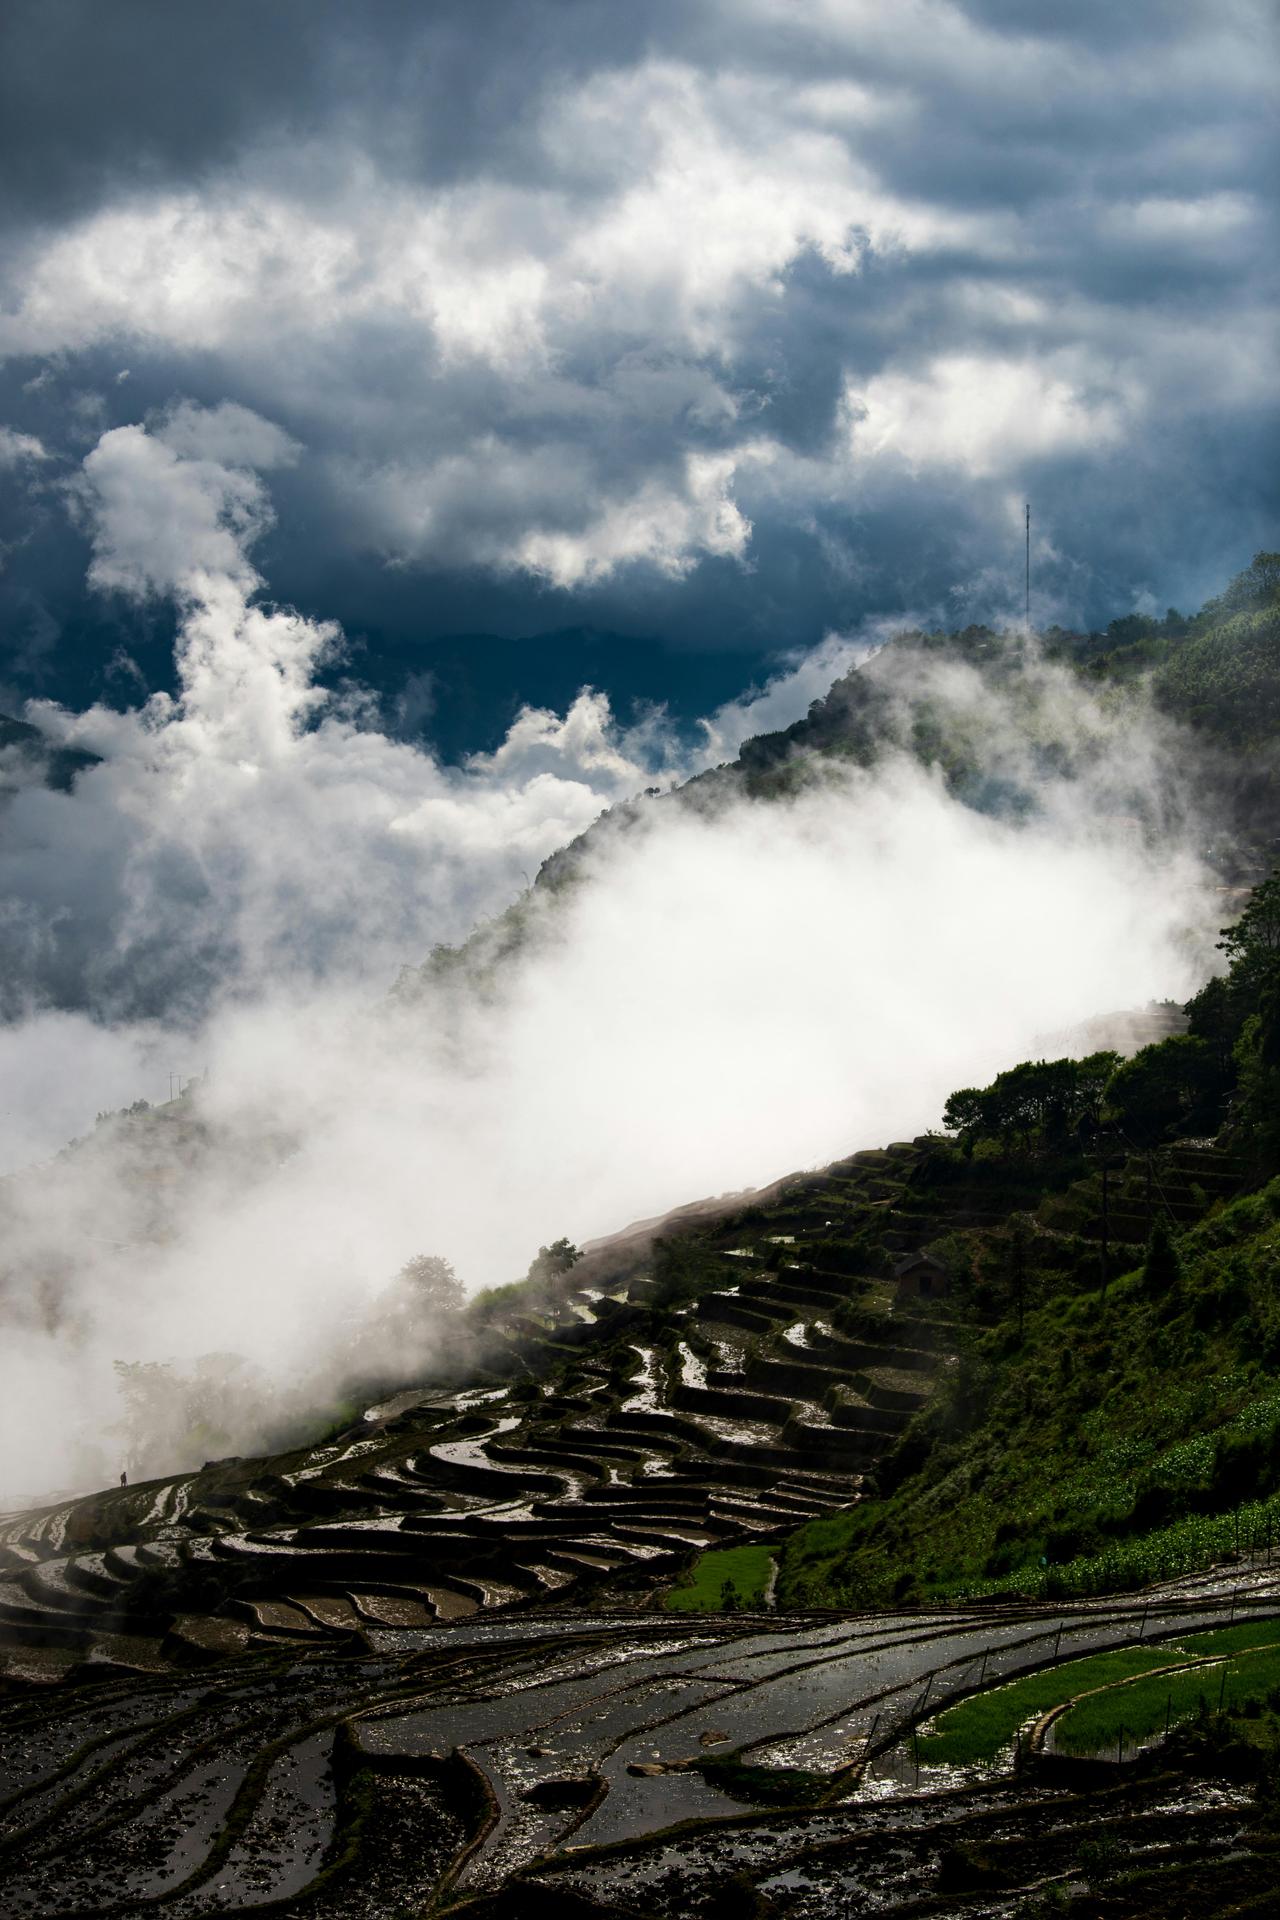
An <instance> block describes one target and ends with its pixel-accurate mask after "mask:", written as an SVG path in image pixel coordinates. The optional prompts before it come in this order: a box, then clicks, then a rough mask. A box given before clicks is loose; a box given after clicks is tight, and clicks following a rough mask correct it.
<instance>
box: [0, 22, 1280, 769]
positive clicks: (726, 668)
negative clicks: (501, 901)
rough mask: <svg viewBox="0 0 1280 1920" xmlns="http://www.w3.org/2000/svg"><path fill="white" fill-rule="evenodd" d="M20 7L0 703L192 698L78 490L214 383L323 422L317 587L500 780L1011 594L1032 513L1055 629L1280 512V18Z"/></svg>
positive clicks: (288, 431) (9, 44)
mask: <svg viewBox="0 0 1280 1920" xmlns="http://www.w3.org/2000/svg"><path fill="white" fill-rule="evenodd" d="M0 35H2V36H3V47H2V48H0V53H2V56H3V57H0V542H2V543H3V544H2V545H0V634H2V636H3V658H0V711H8V712H20V711H21V706H22V703H23V702H24V701H25V700H27V699H29V698H32V697H38V698H45V699H53V700H58V701H62V702H65V703H68V704H69V705H71V706H72V707H74V708H85V707H87V706H89V705H90V704H91V703H93V702H95V701H96V702H103V703H105V704H107V705H110V706H114V707H116V708H126V707H129V706H133V705H137V704H139V703H140V702H141V701H142V700H143V699H145V697H146V696H147V695H148V694H149V693H153V692H155V691H157V690H168V691H170V692H172V691H173V690H174V689H175V688H176V686H177V674H176V669H175V664H174V660H173V642H174V637H175V631H176V626H177V620H178V614H177V610H176V609H175V607H174V605H173V603H172V601H171V599H170V598H168V597H167V596H166V595H164V594H163V593H154V592H151V593H145V594H138V593H131V592H129V591H128V590H127V589H126V588H125V587H124V586H122V585H121V583H119V582H114V583H110V582H107V581H105V580H104V579H103V578H102V577H101V576H99V578H98V579H97V580H96V581H95V580H93V579H91V578H90V563H91V557H92V541H93V527H92V524H91V522H90V521H89V520H88V519H87V518H86V516H85V514H84V512H83V510H78V502H80V500H81V496H80V494H79V493H78V491H77V483H78V476H79V474H80V471H81V468H82V466H83V463H84V462H85V460H86V459H87V458H88V457H90V456H91V455H92V453H93V450H94V448H95V447H96V446H97V445H98V443H99V442H100V441H101V439H102V437H103V435H104V434H109V433H111V432H112V431H114V430H118V429H120V428H126V427H144V428H145V427H146V426H147V425H148V424H149V423H154V422H155V421H156V420H157V419H159V418H161V417H164V416H166V415H167V414H169V413H171V412H172V411H173V409H174V408H175V407H176V406H180V405H181V404H183V403H187V404H190V405H194V406H197V407H203V408H205V409H212V408H217V407H220V406H223V407H224V406H227V405H234V406H237V407H241V408H244V409H247V410H249V411H251V412H252V413H253V414H254V415H255V416H257V417H258V418H259V419H261V420H263V421H265V422H267V423H268V424H269V426H270V427H272V428H274V429H275V430H277V431H278V433H279V434H280V435H281V436H286V437H287V443H288V445H289V448H290V453H289V455H288V458H287V459H280V460H278V461H277V462H276V466H275V471H274V473H273V478H272V483H271V499H272V513H271V515H270V516H267V517H266V519H265V521H264V524H263V526H262V528H261V530H260V539H259V543H258V546H257V549H256V565H257V567H258V569H259V572H260V574H261V577H262V579H263V581H264V590H265V591H266V592H268V593H269V594H270V595H271V596H273V597H274V598H275V599H277V600H278V601H280V602H282V603H285V604H288V605H291V606H294V607H296V608H297V609H299V610H300V611H301V612H302V613H303V614H305V615H307V616H308V617H310V618H312V619H318V620H328V621H337V622H338V623H340V625H341V627H342V630H343V636H344V643H343V647H342V648H341V649H340V650H334V651H333V653H332V655H331V657H330V658H329V660H328V661H327V662H326V663H324V664H322V665H321V666H320V667H319V668H318V672H319V674H320V677H321V679H322V681H324V682H325V683H326V684H339V683H342V682H347V683H355V684H358V685H359V686H361V687H364V688H366V689H368V690H369V691H370V692H371V694H372V695H373V698H374V702H375V708H374V709H370V720H369V724H377V725H378V726H379V727H380V728H381V729H382V730H383V731H384V732H387V733H389V734H392V735H394V736H396V737H399V738H404V739H409V740H414V741H420V742H422V741H425V742H427V743H429V744H430V745H431V747H432V748H433V749H434V750H435V751H436V753H437V754H438V755H439V756H441V757H442V758H443V759H444V760H446V761H448V762H450V763H455V764H456V763H459V762H460V761H462V760H463V759H464V758H465V756H466V755H467V754H470V753H475V752H493V751H494V750H495V749H497V748H498V747H499V745H500V743H501V741H502V739H503V738H504V736H505V734H506V731H507V729H508V727H509V726H510V725H511V723H512V722H513V720H514V719H515V718H516V716H517V714H518V713H519V711H520V708H521V706H522V705H523V704H525V703H531V704H533V705H535V706H539V707H546V708H549V709H552V710H554V711H556V712H557V713H560V714H563V713H564V712H565V711H566V710H567V709H568V707H569V706H570V705H571V703H572V701H573V699H574V697H575V695H576V694H577V692H578V691H579V689H580V687H581V686H583V685H584V684H589V685H591V686H593V687H595V688H596V689H598V690H601V691H603V692H605V693H607V694H608V696H609V698H610V700H611V702H612V706H613V710H614V712H615V713H616V714H618V715H619V716H620V717H621V718H622V719H623V720H625V721H626V722H628V723H630V722H633V721H634V720H636V719H637V718H638V717H640V716H641V715H642V714H643V712H644V711H645V710H646V708H647V707H649V706H652V705H654V704H663V705H665V706H666V708H667V709H668V711H669V713H670V714H671V716H672V718H673V720H674V721H675V722H676V723H677V724H679V725H682V726H684V727H685V728H686V729H688V728H690V727H692V726H693V725H694V723H695V722H696V720H697V719H698V718H699V717H701V716H705V715H707V714H709V713H711V712H712V711H713V710H714V709H715V708H716V707H718V706H719V705H721V704H723V703H724V702H726V701H729V700H731V699H733V698H734V697H736V696H737V695H738V694H740V693H741V692H742V690H743V689H744V688H746V687H748V686H750V685H751V684H753V683H756V684H759V683H761V682H763V681H765V680H767V679H768V677H769V676H770V674H771V673H775V672H776V671H777V670H778V667H779V663H780V662H785V661H787V660H789V659H790V658H792V657H793V656H795V655H797V654H801V653H804V652H806V651H808V650H810V649H812V648H813V647H815V646H819V645H821V644H822V643H823V641H824V640H825V639H826V638H827V637H828V636H829V635H831V634H846V633H856V632H857V631H858V630H859V629H860V628H861V627H862V626H863V624H864V623H865V622H867V621H868V620H873V621H874V620H884V619H890V620H892V619H901V618H918V619H926V620H930V621H934V620H936V621H939V622H941V623H943V624H947V625H952V624H964V623H965V622H967V621H968V620H970V619H977V618H982V619H994V620H999V619H1001V618H1005V617H1008V616H1009V615H1010V614H1011V613H1013V612H1015V611H1016V610H1017V607H1018V603H1019V593H1020V584H1021V558H1022V555H1021V531H1022V527H1021V514H1022V505H1023V501H1024V499H1026V498H1029V499H1031V501H1032V503H1033V511H1034V529H1033V531H1034V551H1033V569H1034V579H1035V612H1036V614H1037V616H1038V617H1039V618H1040V619H1041V620H1044V621H1047V620H1051V619H1057V620H1060V621H1062V622H1064V623H1065V624H1072V625H1084V626H1089V625H1097V624H1105V623H1106V621H1108V620H1109V619H1111V618H1114V617H1116V616H1117V615H1120V614H1124V613H1127V612H1130V611H1132V610H1134V609H1135V608H1138V609H1145V610H1152V609H1154V610H1156V611H1160V612H1163V610H1164V608H1165V607H1166V606H1167V605H1169V604H1170V603H1173V604H1177V605H1180V606H1182V607H1184V608H1186V607H1190V606H1193V605H1196V604H1198V603H1199V602H1200V601H1201V600H1202V599H1203V598H1204V597H1206V596H1207V595H1208V594H1209V593H1210V592H1212V591H1214V590H1215V589H1216V588H1217V587H1218V586H1219V585H1220V584H1221V583H1222V581H1223V580H1224V579H1225V578H1226V577H1227V576H1228V575H1229V574H1231V573H1232V572H1233V571H1235V570H1237V569H1238V568H1239V567H1240V566H1242V565H1243V564H1245V563H1246V562H1247V560H1248V558H1249V557H1250V555H1251V554H1252V552H1253V551H1254V550H1255V549H1257V548H1258V547H1260V546H1263V545H1267V544H1273V543H1274V531H1273V530H1274V522H1275V511H1276V480H1275V461H1274V457H1273V451H1274V437H1275V426H1276V417H1275V416H1276V382H1275V360H1274V339H1273V329H1272V318H1271V316H1272V312H1273V310H1274V297H1275V266H1274V262H1275V260H1276V257H1277V249H1276V246H1275V234H1274V229H1273V227H1272V226H1271V224H1270V218H1269V214H1268V204H1269V189H1270V185H1271V183H1272V180H1273V177H1274V171H1275V161H1276V152H1275V138H1274V112H1273V106H1274V103H1273V100H1272V97H1271V96H1272V89H1273V82H1272V75H1273V74H1274V71H1275V57H1276V52H1277V48H1276V38H1277V35H1276V30H1275V15H1274V11H1273V9H1272V7H1271V6H1270V5H1269V4H1268V0H1215V4H1213V5H1207V4H1204V0H1198V3H1191V0H1137V3H1136V4H1133V5H1129V6H1126V7H1123V8H1120V7H1114V6H1111V5H1102V4H1093V3H1089V4H1078V5H1075V6H1072V7H1070V8H1045V7H1044V6H1043V5H1041V4H1040V3H1039V0H968V4H956V3H955V0H900V3H897V4H894V5H893V6H888V5H886V4H884V0H678V4H666V0H637V4H635V5H631V6H627V7H625V8H624V7H618V6H614V5H606V4H597V3H596V0H519V3H518V4H509V3H508V0H486V4H485V5H484V6H481V7H477V6H475V5H474V4H466V3H464V4H455V0H435V4H433V5H432V6H430V7H423V6H421V5H417V4H396V3H392V0H368V3H367V4H365V5H362V6H361V7H359V8H352V7H350V6H348V5H345V4H336V3H335V0H272V4H271V5H270V6H266V7H264V6H262V5H260V4H258V3H257V0H222V4H220V5H219V6H217V7H209V6H196V5H188V6H180V7H160V6H157V5H156V4H154V3H153V0H142V3H140V0H114V4H113V5H112V6H110V7H103V6H100V5H97V4H95V3H94V0H12V4H10V5H8V6H7V7H6V8H5V9H4V20H3V25H2V26H0ZM280 445H281V446H284V445H285V440H284V439H282V440H281V442H280ZM242 451H243V450H242ZM375 709H376V710H375Z"/></svg>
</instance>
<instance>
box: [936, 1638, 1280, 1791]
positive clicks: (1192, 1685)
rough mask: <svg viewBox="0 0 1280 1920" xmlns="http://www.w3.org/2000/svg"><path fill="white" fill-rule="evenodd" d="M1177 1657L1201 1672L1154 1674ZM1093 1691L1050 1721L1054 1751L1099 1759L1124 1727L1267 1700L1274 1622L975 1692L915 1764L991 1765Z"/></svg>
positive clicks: (939, 1724) (1147, 1728) (1277, 1647)
mask: <svg viewBox="0 0 1280 1920" xmlns="http://www.w3.org/2000/svg"><path fill="white" fill-rule="evenodd" d="M1223 1654H1226V1655H1228V1656H1232V1657H1231V1659H1230V1664H1229V1668H1228V1674H1227V1681H1226V1687H1225V1692H1223V1689H1222V1666H1221V1664H1220V1661H1219V1658H1218V1656H1221V1655H1223ZM1182 1658H1187V1659H1194V1660H1198V1661H1203V1662H1204V1665H1203V1666H1202V1667H1199V1668H1197V1669H1196V1670H1194V1671H1191V1672H1187V1673H1182V1674H1159V1673H1156V1672H1154V1671H1153V1669H1156V1668H1159V1667H1167V1666H1171V1665H1174V1664H1176V1663H1177V1662H1178V1661H1179V1660H1180V1659H1182ZM1100 1687H1105V1688H1107V1689H1109V1691H1107V1692H1105V1693H1096V1694H1093V1697H1092V1698H1090V1699H1086V1700H1081V1701H1080V1703H1079V1705H1078V1706H1075V1707H1072V1708H1071V1709H1070V1710H1069V1711H1068V1712H1067V1713H1065V1714H1064V1715H1063V1716H1062V1719H1061V1720H1060V1721H1059V1722H1058V1723H1057V1727H1056V1730H1055V1745H1056V1746H1057V1747H1058V1748H1059V1749H1060V1750H1061V1751H1063V1752H1065V1753H1098V1752H1102V1751H1104V1750H1105V1749H1106V1748H1107V1747H1109V1746H1112V1745H1114V1744H1115V1743H1116V1741H1117V1740H1118V1739H1119V1736H1120V1729H1121V1727H1123V1728H1124V1731H1125V1733H1126V1734H1127V1735H1128V1736H1129V1737H1130V1738H1131V1739H1134V1740H1142V1739H1145V1738H1146V1737H1147V1736H1148V1735H1149V1734H1152V1733H1154V1732H1156V1731H1157V1730H1158V1729H1162V1728H1163V1726H1164V1723H1165V1717H1166V1714H1167V1715H1168V1718H1169V1723H1170V1725H1174V1724H1176V1723H1177V1722H1178V1721H1181V1720H1187V1719H1190V1718H1193V1717H1194V1716H1195V1715H1196V1714H1197V1713H1198V1712H1199V1711H1200V1703H1201V1700H1202V1698H1203V1699H1204V1700H1205V1701H1206V1703H1207V1705H1208V1706H1210V1707H1215V1708H1216V1706H1217V1704H1218V1700H1219V1697H1220V1694H1221V1695H1222V1698H1223V1701H1224V1705H1225V1707H1226V1708H1227V1709H1228V1710H1231V1709H1235V1710H1237V1711H1238V1710H1239V1709H1240V1708H1242V1707H1243V1706H1244V1705H1245V1704H1246V1703H1247V1702H1248V1701H1250V1700H1256V1701H1262V1700H1265V1699H1266V1698H1267V1696H1268V1695H1269V1694H1270V1693H1271V1692H1273V1691H1275V1690H1276V1689H1277V1688H1280V1621H1276V1620H1244V1621H1241V1622H1240V1623H1239V1625H1236V1626H1229V1627H1217V1628H1212V1629H1210V1630H1209V1631H1208V1632H1205V1633H1195V1634H1188V1635H1186V1636H1184V1637H1182V1638H1180V1639H1177V1640H1168V1641H1163V1642H1160V1643H1159V1644H1149V1645H1147V1646H1145V1647H1119V1648H1116V1649H1115V1650H1114V1651H1111V1652H1107V1653H1098V1654H1088V1655H1086V1656H1085V1657H1084V1658H1083V1659H1080V1660H1068V1661H1065V1662H1064V1663H1063V1664H1062V1665H1061V1666H1057V1667H1053V1668H1047V1669H1045V1670H1044V1671H1043V1672H1040V1673H1031V1674H1027V1675H1025V1676H1024V1677H1023V1678H1022V1679H1020V1680H1014V1681H1012V1682H1010V1683H1009V1684H1008V1685H1007V1686H1003V1687H994V1688H991V1689H989V1690H988V1691H987V1692H986V1693H979V1694H974V1695H972V1696H971V1698H969V1699H968V1700H962V1701H960V1702H959V1703H958V1704H957V1705H956V1706H954V1707H949V1708H948V1709H947V1711H946V1712H945V1713H942V1714H939V1716H938V1718H937V1720H936V1722H935V1724H934V1727H933V1729H932V1730H931V1731H930V1732H929V1733H927V1734H922V1735H921V1736H920V1758H921V1760H923V1761H924V1762H925V1764H926V1765H928V1766H972V1765H975V1764H978V1763H979V1762H982V1761H990V1760H994V1759H995V1758H996V1757H997V1756H998V1755H999V1754H1000V1753H1002V1752H1003V1751H1004V1750H1005V1749H1006V1748H1007V1747H1008V1746H1010V1744H1011V1743H1012V1741H1013V1739H1014V1736H1015V1734H1016V1733H1017V1731H1018V1729H1019V1727H1022V1726H1025V1725H1026V1723H1027V1721H1028V1720H1032V1719H1035V1718H1036V1717H1038V1715H1040V1714H1042V1713H1047V1712H1048V1711H1049V1709H1050V1708H1051V1707H1054V1706H1057V1705H1058V1703H1059V1702H1060V1701H1063V1700H1070V1699H1071V1698H1073V1697H1074V1696H1076V1695H1078V1694H1088V1693H1091V1692H1092V1690H1093V1689H1095V1688H1100Z"/></svg>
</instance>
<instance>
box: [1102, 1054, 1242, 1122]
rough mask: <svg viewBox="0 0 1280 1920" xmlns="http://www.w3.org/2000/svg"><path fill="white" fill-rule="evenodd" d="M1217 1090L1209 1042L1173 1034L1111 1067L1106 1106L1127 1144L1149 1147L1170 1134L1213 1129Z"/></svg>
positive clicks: (1218, 1084)
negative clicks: (1167, 1038)
mask: <svg viewBox="0 0 1280 1920" xmlns="http://www.w3.org/2000/svg"><path fill="white" fill-rule="evenodd" d="M1222 1093H1223V1087H1222V1081H1221V1072H1220V1068H1219V1065H1218V1061H1217V1059H1216V1057H1215V1054H1214V1050H1213V1048H1212V1047H1211V1046H1210V1044H1209V1042H1208V1041H1207V1040H1201V1039H1198V1038H1197V1036H1196V1035H1195V1034H1191V1033H1178V1034H1175V1035H1174V1036H1173V1038H1172V1039H1169V1040H1160V1041H1157V1042H1156V1044H1155V1045H1154V1046H1150V1047H1142V1048H1141V1049H1140V1050H1139V1051H1138V1052H1137V1053H1135V1054H1134V1056H1133V1058H1132V1060H1126V1061H1125V1062H1124V1063H1123V1065H1121V1066H1119V1067H1117V1068H1116V1070H1115V1072H1114V1073H1113V1074H1112V1076H1111V1079H1110V1082H1109V1083H1108V1086H1107V1110H1108V1114H1109V1116H1110V1118H1111V1120H1112V1121H1113V1123H1114V1124H1115V1125H1116V1126H1117V1127H1119V1129H1120V1131H1121V1132H1122V1133H1123V1134H1125V1135H1126V1136H1127V1138H1128V1139H1129V1140H1130V1141H1131V1142H1133V1143H1134V1144H1136V1145H1139V1146H1144V1147H1152V1146H1155V1145H1156V1144H1157V1143H1158V1142H1159V1141H1161V1140H1167V1139H1169V1138H1170V1137H1171V1136H1173V1135H1175V1134H1179V1133H1183V1134H1185V1133H1194V1132H1197V1131H1200V1130H1203V1131H1205V1132H1209V1131H1211V1130H1212V1129H1213V1128H1215V1127H1216V1126H1217V1124H1218V1119H1219V1112H1220V1107H1221V1102H1222Z"/></svg>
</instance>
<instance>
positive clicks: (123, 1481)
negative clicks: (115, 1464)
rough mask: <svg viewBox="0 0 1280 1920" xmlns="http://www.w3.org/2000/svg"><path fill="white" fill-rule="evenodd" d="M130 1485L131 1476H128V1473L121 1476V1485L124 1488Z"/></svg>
mask: <svg viewBox="0 0 1280 1920" xmlns="http://www.w3.org/2000/svg"><path fill="white" fill-rule="evenodd" d="M128 1484H129V1476H128V1474H127V1473H121V1475H120V1485H121V1486H122V1487H127V1486H128Z"/></svg>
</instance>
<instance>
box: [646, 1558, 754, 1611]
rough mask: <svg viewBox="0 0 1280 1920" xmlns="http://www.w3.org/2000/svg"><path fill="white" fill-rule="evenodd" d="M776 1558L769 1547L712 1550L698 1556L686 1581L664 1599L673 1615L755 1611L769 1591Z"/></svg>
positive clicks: (674, 1588) (665, 1604) (664, 1603)
mask: <svg viewBox="0 0 1280 1920" xmlns="http://www.w3.org/2000/svg"><path fill="white" fill-rule="evenodd" d="M774 1559H775V1555H774V1553H773V1551H772V1549H771V1548H769V1547H713V1548H712V1549H711V1550H710V1551H709V1552H708V1553H700V1554H699V1555H698V1558H697V1559H696V1560H695V1562H694V1564H693V1566H692V1567H691V1569H690V1570H689V1572H688V1574H687V1575H686V1576H685V1579H684V1580H683V1581H682V1582H681V1584H680V1585H679V1586H678V1587H673V1588H672V1589H671V1591H670V1592H669V1593H668V1594H666V1595H664V1597H663V1605H664V1606H666V1607H669V1608H671V1609H672V1610H673V1611H674V1612H676V1613H732V1612H734V1610H735V1609H736V1608H738V1607H758V1606H759V1605H760V1604H761V1602H762V1601H763V1599H764V1596H765V1593H766V1592H767V1590H768V1586H769V1581H770V1579H771V1577H772V1574H773V1563H774Z"/></svg>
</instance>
